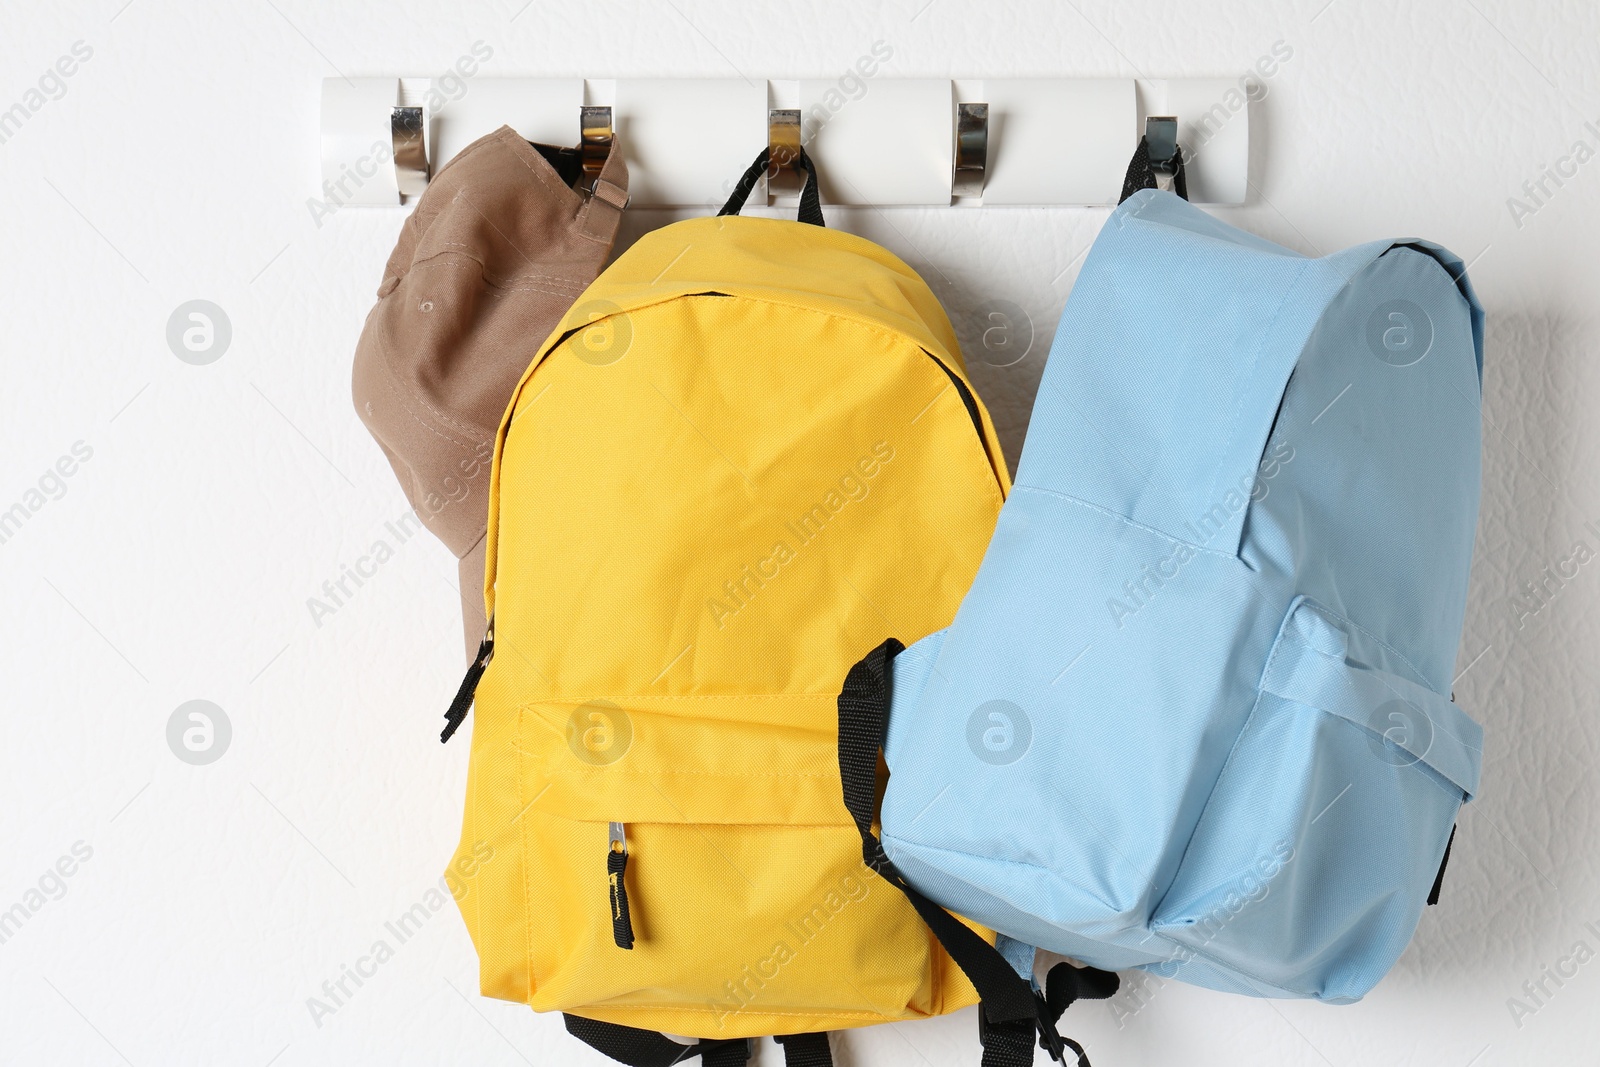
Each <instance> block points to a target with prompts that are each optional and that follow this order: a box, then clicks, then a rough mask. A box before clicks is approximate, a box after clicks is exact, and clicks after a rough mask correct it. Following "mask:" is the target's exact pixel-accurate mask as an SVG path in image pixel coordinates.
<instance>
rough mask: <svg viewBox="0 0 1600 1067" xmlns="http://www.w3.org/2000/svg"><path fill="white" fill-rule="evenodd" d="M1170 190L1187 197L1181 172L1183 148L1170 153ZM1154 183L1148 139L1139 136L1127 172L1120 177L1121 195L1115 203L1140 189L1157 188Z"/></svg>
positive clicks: (1154, 177)
mask: <svg viewBox="0 0 1600 1067" xmlns="http://www.w3.org/2000/svg"><path fill="white" fill-rule="evenodd" d="M1172 166H1173V168H1174V170H1173V174H1172V191H1173V192H1175V193H1177V194H1178V195H1179V196H1181V197H1183V198H1184V199H1185V200H1187V199H1189V181H1188V179H1187V178H1185V177H1184V174H1183V149H1182V148H1181V147H1178V148H1175V149H1174V150H1173V153H1172ZM1158 188H1160V186H1158V185H1157V184H1156V169H1155V165H1154V164H1152V163H1151V162H1150V139H1149V138H1147V137H1141V138H1139V147H1137V148H1135V149H1134V150H1133V159H1132V160H1130V161H1129V163H1128V174H1127V176H1126V177H1124V178H1123V179H1122V195H1121V196H1120V197H1118V198H1117V203H1119V204H1120V203H1122V202H1123V201H1124V200H1126V199H1128V197H1130V196H1132V195H1133V194H1134V193H1137V192H1138V191H1139V190H1140V189H1158Z"/></svg>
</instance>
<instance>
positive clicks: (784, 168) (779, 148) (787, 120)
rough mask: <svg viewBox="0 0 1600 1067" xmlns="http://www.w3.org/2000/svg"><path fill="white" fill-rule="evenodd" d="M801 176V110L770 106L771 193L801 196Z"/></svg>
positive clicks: (768, 190)
mask: <svg viewBox="0 0 1600 1067" xmlns="http://www.w3.org/2000/svg"><path fill="white" fill-rule="evenodd" d="M803 181H804V179H803V178H802V177H801V175H800V109H799V108H793V107H774V108H768V109H767V192H769V193H771V194H772V195H774V196H798V195H799V193H800V188H801V185H802V184H803Z"/></svg>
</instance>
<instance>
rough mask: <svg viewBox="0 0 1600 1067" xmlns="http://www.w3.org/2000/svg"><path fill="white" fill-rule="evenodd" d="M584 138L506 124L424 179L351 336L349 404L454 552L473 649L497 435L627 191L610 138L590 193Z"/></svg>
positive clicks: (587, 276) (603, 247)
mask: <svg viewBox="0 0 1600 1067" xmlns="http://www.w3.org/2000/svg"><path fill="white" fill-rule="evenodd" d="M580 172H581V164H580V162H579V156H578V153H577V151H576V150H574V149H570V148H552V147H550V146H547V145H533V144H530V143H529V142H527V141H525V140H523V139H522V137H521V136H520V135H519V134H518V133H517V132H516V131H515V130H513V129H511V127H509V126H502V127H501V128H500V129H498V130H496V131H495V132H494V133H491V134H489V135H488V136H486V137H483V138H480V139H479V140H477V141H474V142H473V143H472V144H470V145H468V146H467V147H466V148H464V149H462V151H461V153H460V154H459V155H458V156H456V157H455V158H454V159H452V160H451V161H450V162H449V163H448V164H446V165H445V167H444V168H443V169H442V170H440V171H439V173H438V174H437V175H435V177H434V178H433V180H432V181H431V182H429V184H428V188H427V191H426V192H424V193H423V194H422V199H421V200H420V201H419V202H418V204H417V206H416V210H414V211H413V212H412V213H411V216H410V217H409V218H407V219H406V222H405V225H404V227H403V228H402V229H401V231H400V240H399V242H398V243H397V244H396V245H395V249H394V252H393V254H391V255H390V256H389V262H388V265H387V266H386V267H385V268H384V272H383V284H381V285H380V286H379V287H378V303H377V306H375V307H374V308H373V309H372V311H371V313H370V314H368V316H367V322H366V326H365V327H364V328H363V329H362V331H361V340H360V341H359V342H357V344H356V355H355V365H354V372H353V383H352V393H353V395H354V398H355V405H356V412H357V414H358V415H360V417H361V421H362V422H364V423H365V424H366V426H367V429H368V430H370V431H371V432H372V436H373V437H374V438H376V439H377V442H378V445H379V447H381V448H382V449H383V453H384V455H385V456H387V457H388V458H389V463H390V465H391V466H392V467H393V468H394V472H395V476H396V477H397V478H399V479H400V485H401V487H402V488H403V489H404V490H405V494H406V498H407V499H408V500H409V501H410V502H411V506H412V507H413V508H414V509H415V510H416V513H417V517H418V518H419V519H420V520H421V521H422V524H423V525H424V526H426V527H427V528H428V529H429V530H431V531H433V533H434V534H435V535H436V536H437V537H438V538H439V539H440V540H441V541H443V542H444V543H445V544H446V545H447V546H449V548H450V551H452V552H454V553H455V554H456V556H457V557H458V558H459V559H460V572H461V610H462V617H463V620H464V623H465V639H466V649H467V656H468V658H469V659H470V658H471V657H472V655H473V654H474V652H475V651H476V650H477V646H478V642H479V640H480V639H481V638H482V636H483V632H484V626H485V622H486V619H485V615H484V600H483V567H484V554H485V551H486V546H485V544H484V535H485V532H486V529H487V525H488V514H489V467H490V462H491V460H492V458H493V450H494V438H495V433H496V431H497V430H498V429H499V425H500V418H501V416H502V415H503V414H504V412H505V408H506V404H507V403H508V402H509V401H510V399H511V391H512V389H514V388H515V387H516V384H517V382H518V380H519V379H520V378H521V377H522V372H523V371H524V370H526V369H527V366H528V362H529V360H531V359H532V358H533V356H534V354H535V353H536V352H537V351H538V350H539V346H540V344H541V343H542V342H543V341H544V339H545V338H546V337H547V336H548V335H549V333H550V331H551V330H553V329H554V328H555V327H556V325H557V323H559V322H560V321H561V318H562V316H563V315H565V314H566V312H567V310H568V308H570V307H571V305H572V303H573V301H574V300H576V299H577V297H578V295H579V294H581V293H582V292H583V291H584V290H585V289H586V288H588V286H589V283H590V282H592V281H594V279H595V276H596V275H598V274H599V273H600V270H601V268H602V267H603V266H604V265H605V262H606V259H607V257H608V256H609V255H610V253H611V245H612V242H613V240H614V239H615V237H616V232H617V224H618V222H619V221H620V220H621V217H622V209H623V207H624V206H625V205H626V204H627V200H628V170H627V165H626V164H625V163H624V162H623V159H622V149H621V146H620V144H619V143H618V142H617V141H616V140H613V142H612V145H611V149H610V153H609V155H608V156H607V158H606V160H605V165H604V166H603V168H602V169H601V171H600V175H599V178H598V180H597V181H596V182H595V186H594V191H593V192H592V193H591V194H589V195H584V194H582V193H580V192H578V191H577V190H576V189H574V188H573V182H575V181H576V180H577V179H578V177H579V175H580Z"/></svg>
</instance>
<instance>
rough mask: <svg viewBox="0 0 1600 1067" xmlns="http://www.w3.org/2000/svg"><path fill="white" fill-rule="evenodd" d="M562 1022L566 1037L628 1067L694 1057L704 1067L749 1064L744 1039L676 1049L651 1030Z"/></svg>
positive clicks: (668, 1066)
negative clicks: (567, 1034) (569, 1035)
mask: <svg viewBox="0 0 1600 1067" xmlns="http://www.w3.org/2000/svg"><path fill="white" fill-rule="evenodd" d="M562 1018H563V1019H565V1020H566V1023H567V1033H569V1034H571V1035H572V1036H573V1037H575V1038H577V1039H578V1040H580V1041H582V1042H583V1043H584V1044H586V1045H588V1046H589V1047H590V1048H592V1049H594V1050H595V1051H596V1052H601V1053H604V1054H605V1055H607V1056H610V1057H611V1058H612V1059H614V1060H616V1061H617V1062H618V1063H625V1064H627V1065H628V1067H672V1065H673V1064H675V1063H682V1062H683V1061H685V1060H688V1059H692V1058H694V1057H695V1056H699V1057H700V1062H701V1063H702V1064H703V1065H704V1067H744V1065H745V1064H746V1063H749V1062H750V1052H751V1045H752V1044H753V1042H752V1041H751V1040H750V1039H749V1038H747V1037H740V1038H734V1039H732V1040H728V1041H701V1042H700V1043H699V1044H697V1045H680V1044H679V1043H678V1042H676V1041H674V1040H672V1039H671V1038H670V1037H666V1036H664V1035H662V1034H658V1033H656V1032H655V1031H654V1030H640V1029H638V1028H636V1027H632V1026H622V1025H621V1024H619V1023H602V1022H597V1021H595V1020H594V1019H584V1018H581V1017H579V1016H577V1015H562Z"/></svg>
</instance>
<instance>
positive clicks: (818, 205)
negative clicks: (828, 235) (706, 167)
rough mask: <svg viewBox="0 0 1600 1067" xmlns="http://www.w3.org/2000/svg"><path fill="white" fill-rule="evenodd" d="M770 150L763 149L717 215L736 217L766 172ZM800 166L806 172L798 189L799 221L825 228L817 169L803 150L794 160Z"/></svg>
mask: <svg viewBox="0 0 1600 1067" xmlns="http://www.w3.org/2000/svg"><path fill="white" fill-rule="evenodd" d="M771 151H772V150H771V149H770V148H763V149H762V150H761V154H760V155H759V156H757V157H756V161H755V162H754V163H752V164H750V166H749V168H748V169H746V170H745V172H744V175H743V176H742V177H740V179H739V184H738V185H735V186H734V187H733V192H732V194H730V195H729V197H728V202H727V203H726V204H723V205H722V210H721V211H719V212H717V214H718V215H737V214H738V213H739V211H740V209H741V208H743V207H744V202H745V201H746V200H748V199H749V198H750V192H751V190H753V189H754V188H755V187H756V182H758V181H760V180H761V176H762V175H763V174H765V173H766V172H767V163H768V159H769V157H770V155H771ZM795 162H797V163H799V164H800V169H801V170H804V171H805V172H806V183H805V185H804V186H803V187H801V189H800V216H799V217H800V221H801V222H809V223H811V224H812V225H813V226H826V225H827V223H825V222H823V221H822V194H821V193H819V192H818V191H817V168H816V164H814V163H812V162H811V157H810V156H808V155H806V150H805V149H804V148H802V149H800V158H799V159H797V160H795Z"/></svg>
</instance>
